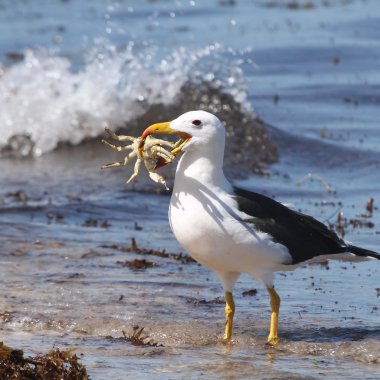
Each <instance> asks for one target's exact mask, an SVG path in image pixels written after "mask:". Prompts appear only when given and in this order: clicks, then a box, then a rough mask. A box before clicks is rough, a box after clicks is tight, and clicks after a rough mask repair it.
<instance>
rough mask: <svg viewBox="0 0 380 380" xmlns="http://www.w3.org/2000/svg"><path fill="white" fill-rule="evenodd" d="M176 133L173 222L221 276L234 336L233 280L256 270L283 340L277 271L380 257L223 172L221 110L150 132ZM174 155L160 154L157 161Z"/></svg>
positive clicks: (273, 328) (271, 339) (273, 332)
mask: <svg viewBox="0 0 380 380" xmlns="http://www.w3.org/2000/svg"><path fill="white" fill-rule="evenodd" d="M152 134H176V135H179V136H180V137H181V138H182V141H183V143H182V144H180V145H179V146H178V147H177V148H176V149H177V151H176V152H175V153H182V155H181V158H180V160H179V162H178V164H177V169H176V173H175V181H174V188H173V192H172V196H171V200H170V206H169V222H170V226H171V229H172V231H173V233H174V235H175V237H176V239H177V240H178V242H179V244H180V245H181V246H182V247H183V248H184V249H185V250H186V251H187V252H188V253H189V254H190V256H191V257H193V258H194V259H195V260H196V261H197V262H199V263H200V264H202V265H204V266H206V267H208V268H210V269H211V270H213V271H214V272H215V273H216V275H217V277H218V278H219V279H220V281H221V283H222V285H223V288H224V291H225V299H226V307H225V314H226V326H225V332H224V339H225V340H226V341H230V340H231V337H232V331H233V318H234V314H235V303H234V298H233V288H234V285H235V283H236V281H237V279H238V278H239V276H240V274H242V273H248V274H249V275H251V276H252V277H253V278H254V279H256V280H257V281H258V282H259V283H261V284H262V285H264V286H265V288H266V289H267V291H268V293H269V298H270V306H271V317H270V329H269V335H268V339H267V343H268V344H269V345H271V346H274V345H276V344H278V343H279V341H280V340H279V337H278V314H279V310H280V297H279V295H278V294H277V292H276V290H275V288H274V273H275V272H277V271H284V270H292V269H294V268H296V267H297V266H300V265H304V264H305V263H309V262H318V261H323V260H326V259H330V258H336V259H348V260H353V259H355V257H356V258H361V259H370V258H372V259H380V254H378V253H376V252H373V251H370V250H367V249H363V248H360V247H356V246H354V245H351V244H349V243H347V242H345V241H344V240H343V239H341V238H339V237H338V236H337V235H336V234H335V233H334V232H333V231H331V230H330V229H329V228H327V227H326V226H325V225H324V224H323V223H321V222H319V221H317V220H316V219H314V218H313V217H311V216H308V215H305V214H302V213H300V212H297V211H294V210H292V209H290V208H288V207H286V206H285V205H283V204H282V203H279V202H277V201H275V200H273V199H271V198H269V197H267V196H265V195H262V194H259V193H255V192H252V191H248V190H244V189H241V188H238V187H235V186H233V185H232V184H231V183H230V182H229V181H228V180H227V179H226V177H225V175H224V172H223V156H224V147H225V128H224V125H223V123H222V122H221V121H220V120H219V119H218V118H217V117H216V116H215V115H213V114H211V113H208V112H205V111H190V112H187V113H184V114H183V115H181V116H179V117H178V118H177V119H175V120H173V121H171V122H164V123H157V124H153V125H151V126H150V127H148V128H147V129H146V130H145V131H144V132H143V134H142V141H143V140H144V139H145V138H146V137H147V136H149V135H152ZM165 164H166V163H165V162H159V163H157V167H162V166H164V165H165Z"/></svg>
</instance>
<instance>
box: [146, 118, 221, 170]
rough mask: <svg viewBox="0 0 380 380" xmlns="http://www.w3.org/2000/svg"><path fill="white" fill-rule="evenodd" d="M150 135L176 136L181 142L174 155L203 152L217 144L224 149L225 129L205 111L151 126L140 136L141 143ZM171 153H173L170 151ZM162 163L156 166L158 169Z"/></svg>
mask: <svg viewBox="0 0 380 380" xmlns="http://www.w3.org/2000/svg"><path fill="white" fill-rule="evenodd" d="M152 134H177V135H179V136H180V137H181V142H180V144H179V145H178V147H177V148H176V149H175V150H174V154H179V153H180V152H181V151H186V152H187V151H192V150H205V149H210V148H211V147H212V146H213V145H215V144H217V146H218V147H219V149H223V148H224V139H225V129H224V125H223V124H222V123H221V121H220V120H219V119H218V118H217V117H216V116H215V115H213V114H211V113H209V112H206V111H190V112H186V113H184V114H183V115H181V116H179V117H177V119H174V120H172V121H169V122H165V123H158V124H153V125H151V126H150V127H148V128H147V129H146V130H145V131H144V132H143V134H142V141H144V139H145V138H146V137H147V136H148V135H152ZM172 153H173V151H172ZM160 166H164V163H163V162H162V163H161V164H160V163H159V164H158V167H160Z"/></svg>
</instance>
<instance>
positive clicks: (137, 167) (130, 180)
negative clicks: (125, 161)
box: [127, 158, 142, 183]
mask: <svg viewBox="0 0 380 380" xmlns="http://www.w3.org/2000/svg"><path fill="white" fill-rule="evenodd" d="M141 161H142V160H141V159H140V158H138V159H137V160H136V163H135V168H134V171H133V174H132V175H131V176H130V177H129V180H128V181H127V183H131V182H132V181H133V180H134V179H135V178H136V177H137V175H138V174H139V170H140V166H141Z"/></svg>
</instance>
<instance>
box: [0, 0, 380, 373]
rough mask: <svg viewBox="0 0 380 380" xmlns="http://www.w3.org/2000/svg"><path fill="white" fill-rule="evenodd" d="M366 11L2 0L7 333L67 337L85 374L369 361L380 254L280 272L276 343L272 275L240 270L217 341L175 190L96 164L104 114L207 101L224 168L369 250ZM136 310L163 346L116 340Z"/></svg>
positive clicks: (373, 38) (375, 65) (376, 169)
mask: <svg viewBox="0 0 380 380" xmlns="http://www.w3.org/2000/svg"><path fill="white" fill-rule="evenodd" d="M379 22H380V4H379V3H378V1H376V0H351V1H349V0H336V1H317V0H315V1H311V2H306V1H296V2H293V1H264V0H263V1H242V0H241V1H239V0H235V1H224V0H220V1H216V0H215V1H212V0H210V1H207V2H206V1H204V2H201V1H163V0H162V1H111V0H109V1H96V0H95V1H89V0H88V1H85V0H83V1H79V0H69V1H58V0H57V1H47V0H38V1H31V0H13V1H2V2H1V3H0V227H1V234H0V255H1V256H0V279H1V280H0V331H1V340H3V341H4V343H6V344H8V345H11V346H12V345H13V346H15V347H18V348H23V349H24V350H25V351H26V353H27V354H28V353H30V354H32V353H37V352H41V351H45V350H48V349H50V348H51V347H53V346H58V347H61V348H65V347H70V348H76V349H77V352H78V353H81V354H83V358H82V360H83V362H84V363H85V364H86V366H87V369H88V372H89V374H90V376H91V378H92V379H104V378H112V379H128V378H141V379H144V378H147V379H148V378H149V379H151V378H157V379H161V378H168V379H182V378H200V377H204V378H211V379H214V378H215V379H216V378H226V379H227V378H228V379H234V378H253V377H255V378H258V379H278V378H289V379H319V378H334V379H335V378H336V379H338V378H351V379H358V378H360V379H377V378H379V377H380V366H379V363H380V354H379V352H380V326H379V317H380V311H379V310H380V309H379V308H380V301H379V300H380V298H379V291H378V289H379V288H380V281H379V271H380V264H379V263H378V262H376V261H369V262H363V263H342V262H329V263H328V264H326V265H322V266H319V265H318V266H315V265H313V266H307V267H305V268H299V269H297V270H295V271H294V272H286V273H278V275H277V276H276V286H277V289H278V292H279V294H280V295H281V297H282V304H281V311H280V335H281V337H282V342H281V344H280V345H279V346H278V347H276V348H270V349H268V348H267V347H265V340H266V335H267V330H268V325H269V300H268V297H267V294H266V291H265V290H263V289H261V288H260V286H259V284H257V283H256V282H254V280H252V279H251V278H250V277H248V276H242V278H241V280H239V282H238V284H237V286H236V290H235V298H236V305H237V312H236V317H235V318H236V323H235V333H234V341H233V344H232V345H230V346H225V345H224V344H223V343H222V332H223V327H224V304H223V290H222V287H221V285H220V284H219V282H218V280H217V279H216V277H215V275H214V274H213V273H212V272H210V271H209V270H208V269H206V268H203V267H201V266H199V265H197V264H196V263H193V262H189V261H188V260H186V259H184V257H187V256H186V253H185V252H182V249H181V248H180V247H179V246H178V244H177V242H176V241H175V240H174V237H173V236H172V234H171V232H170V227H169V224H168V221H167V207H168V203H169V195H168V193H167V192H166V191H165V189H163V188H162V187H161V186H160V185H157V184H154V183H152V182H151V181H149V180H148V179H147V178H146V175H144V174H142V176H141V177H139V180H138V181H137V182H136V184H134V185H130V186H126V185H125V181H126V179H127V178H128V177H129V175H130V170H129V171H128V169H126V170H124V169H119V170H116V169H115V170H109V171H104V172H101V171H100V169H99V168H100V166H101V165H102V164H104V163H106V162H112V161H113V160H120V159H121V158H120V155H118V154H117V153H114V152H111V151H110V150H108V149H106V147H104V146H102V145H101V143H100V140H101V138H102V137H103V130H104V127H109V128H111V129H113V130H119V129H121V130H123V131H124V132H128V133H129V134H132V135H138V134H139V133H141V131H142V130H143V129H145V128H146V126H148V125H149V124H151V123H154V122H158V121H163V120H169V119H170V118H173V117H176V116H177V115H179V114H180V113H182V112H185V111H186V110H190V109H196V108H203V109H207V110H210V111H212V112H214V113H216V114H217V115H219V116H220V117H221V119H223V121H224V122H225V123H226V127H227V131H228V138H227V153H226V160H225V167H226V171H227V173H228V175H229V177H230V178H231V180H232V181H233V182H234V183H236V184H238V185H241V186H244V187H247V188H250V189H253V190H256V191H259V192H263V193H265V194H268V195H270V196H273V197H275V198H276V199H279V200H281V201H283V202H286V203H288V204H291V205H292V206H293V207H294V208H296V209H300V210H302V211H303V212H306V213H309V214H312V215H314V216H315V217H317V218H318V219H320V220H322V221H324V222H326V223H329V224H330V225H331V226H332V227H333V228H338V229H339V231H340V232H344V234H345V238H346V239H347V240H349V241H351V242H353V243H355V244H356V245H361V246H364V247H367V248H369V249H373V250H377V251H379V250H380V211H379V209H378V207H380V206H379V204H380V187H379V183H380V129H379V120H380V117H379V116H380V111H379V109H380V108H379V105H380V95H379V89H380V74H379V67H380V49H379V48H380V38H379V37H380V29H379V28H378V25H379ZM170 169H172V170H173V168H169V171H168V172H167V175H169V176H170V175H171V174H172V172H171V171H170ZM169 183H170V180H169ZM370 198H373V199H374V208H373V211H372V212H369V211H368V210H367V209H366V206H367V203H368V201H369V199H370ZM338 215H341V219H340V222H339V223H338ZM132 238H134V239H135V241H136V242H137V245H138V247H139V249H138V250H137V249H131V239H132ZM181 252H182V254H183V255H184V256H179V255H180V253H181ZM135 259H138V260H141V259H145V260H146V261H147V262H148V263H147V264H148V267H147V268H145V269H136V268H134V267H133V265H132V264H131V262H133V260H135ZM251 289H256V290H257V292H251V293H250V294H252V295H251V296H248V295H247V294H246V293H244V292H246V291H248V290H251ZM136 325H138V326H142V327H145V330H144V331H145V332H146V335H148V336H149V337H150V339H151V340H152V341H153V342H155V343H157V344H158V346H155V345H151V346H134V345H132V344H131V343H129V342H125V341H123V340H122V339H117V338H119V337H122V336H123V334H122V331H125V332H126V334H127V335H130V334H132V333H133V327H134V326H136Z"/></svg>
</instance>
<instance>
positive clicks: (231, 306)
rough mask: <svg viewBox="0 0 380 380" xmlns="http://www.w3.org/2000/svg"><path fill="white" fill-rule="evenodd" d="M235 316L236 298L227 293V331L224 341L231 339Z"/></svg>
mask: <svg viewBox="0 0 380 380" xmlns="http://www.w3.org/2000/svg"><path fill="white" fill-rule="evenodd" d="M234 314H235V303H234V297H233V295H232V293H231V292H226V330H225V332H224V340H230V339H231V336H232V327H233V321H234Z"/></svg>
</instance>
